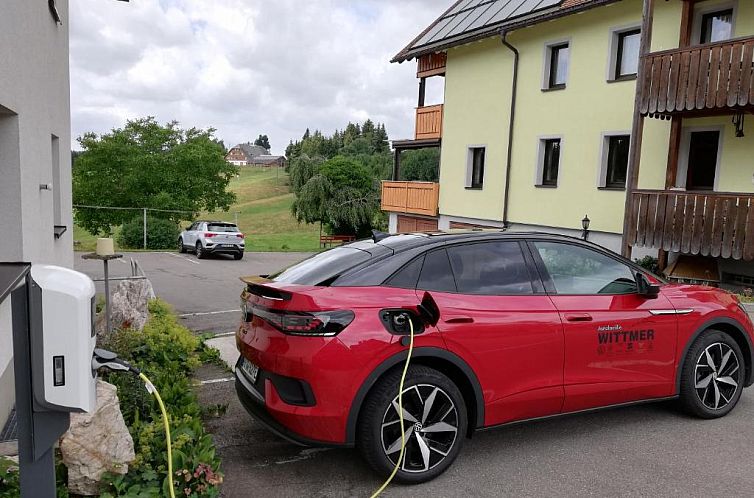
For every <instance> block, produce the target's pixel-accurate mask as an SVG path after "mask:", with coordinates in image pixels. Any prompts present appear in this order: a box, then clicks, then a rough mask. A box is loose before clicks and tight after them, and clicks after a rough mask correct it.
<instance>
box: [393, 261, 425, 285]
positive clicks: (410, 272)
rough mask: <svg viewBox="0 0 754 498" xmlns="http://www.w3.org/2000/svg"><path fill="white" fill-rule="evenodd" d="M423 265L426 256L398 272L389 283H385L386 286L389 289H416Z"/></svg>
mask: <svg viewBox="0 0 754 498" xmlns="http://www.w3.org/2000/svg"><path fill="white" fill-rule="evenodd" d="M423 264H424V256H423V255H422V256H420V257H418V258H416V259H414V260H413V261H411V262H410V263H409V264H407V265H406V266H404V267H403V268H401V269H400V270H398V271H397V272H396V273H395V274H394V275H393V276H392V277H390V278H389V279H388V280H387V282H385V285H387V286H388V287H397V288H399V289H416V285H417V283H418V282H419V274H420V273H421V271H422V265H423Z"/></svg>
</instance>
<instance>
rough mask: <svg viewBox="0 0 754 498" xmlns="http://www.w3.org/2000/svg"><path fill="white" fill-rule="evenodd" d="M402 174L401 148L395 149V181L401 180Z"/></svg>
mask: <svg viewBox="0 0 754 498" xmlns="http://www.w3.org/2000/svg"><path fill="white" fill-rule="evenodd" d="M400 174H401V149H398V148H396V149H395V159H394V160H393V181H394V182H397V181H398V180H400Z"/></svg>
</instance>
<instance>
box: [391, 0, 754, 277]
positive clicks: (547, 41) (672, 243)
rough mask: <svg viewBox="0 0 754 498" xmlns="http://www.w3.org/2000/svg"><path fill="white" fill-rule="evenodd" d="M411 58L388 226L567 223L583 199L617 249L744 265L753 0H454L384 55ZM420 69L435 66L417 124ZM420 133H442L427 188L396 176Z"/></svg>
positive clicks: (580, 215)
mask: <svg viewBox="0 0 754 498" xmlns="http://www.w3.org/2000/svg"><path fill="white" fill-rule="evenodd" d="M643 13H644V16H643ZM643 21H644V22H643ZM428 54H432V55H431V56H430V55H428ZM440 56H442V57H440ZM428 57H431V58H433V59H434V62H435V64H434V66H437V61H438V60H439V59H443V60H444V67H443V68H442V69H438V68H434V69H433V70H432V71H428V69H429V66H430V65H428V61H427V58H428ZM410 59H417V60H418V61H419V64H418V68H419V71H418V72H417V75H418V76H419V77H420V81H421V82H422V83H421V84H420V100H419V108H418V110H417V116H418V120H417V137H415V139H414V140H404V141H396V142H395V143H394V146H395V149H396V168H395V171H394V178H393V180H394V181H393V182H386V183H385V184H384V185H383V209H385V210H386V211H388V212H389V213H390V221H391V223H390V225H391V227H390V228H391V230H392V231H413V230H417V229H425V230H432V229H441V230H442V229H449V228H466V227H495V228H497V227H499V228H502V227H505V228H508V229H510V230H519V231H520V230H523V231H548V232H558V233H565V234H570V235H574V236H581V235H582V234H583V220H584V218H585V215H586V218H588V219H589V235H588V236H589V239H590V240H592V241H594V242H597V243H599V244H601V245H604V246H606V247H608V248H610V249H613V250H615V251H618V252H621V251H623V252H624V253H625V254H626V255H628V254H629V253H630V254H631V255H632V256H633V257H640V256H643V255H647V254H649V255H658V254H659V255H660V259H661V262H662V263H667V262H668V260H669V262H671V263H672V262H673V261H675V260H677V259H678V257H677V256H678V255H689V256H692V255H693V256H699V257H714V258H715V260H716V264H718V266H719V273H720V274H719V275H717V276H716V277H722V276H723V275H726V276H732V278H733V280H734V281H735V282H736V283H739V284H740V285H746V283H747V282H748V280H747V278H749V277H751V278H754V263H752V260H754V196H752V195H750V194H752V193H754V116H752V112H754V81H753V80H754V62H753V61H754V2H752V1H749V0H705V1H691V0H670V1H664V0H662V1H659V0H564V1H557V0H544V1H542V2H533V1H531V0H510V1H508V0H488V1H476V0H461V1H460V2H456V3H455V4H453V5H452V6H451V7H450V9H449V10H448V11H446V12H445V13H444V14H443V15H442V16H441V17H440V18H439V19H438V21H437V22H436V23H434V24H433V25H432V26H430V27H429V28H428V29H427V30H425V32H423V33H422V34H421V35H420V36H419V37H417V39H415V40H414V41H412V43H411V44H409V46H408V47H406V49H404V50H403V51H402V52H401V53H400V54H398V55H397V56H396V58H395V59H394V60H395V61H399V62H402V61H406V60H410ZM663 64H664V65H663ZM427 77H444V78H445V85H444V88H445V92H444V104H443V105H442V106H441V112H442V115H441V117H440V119H441V121H440V124H441V131H440V133H439V134H435V135H434V136H436V138H435V139H434V140H430V141H428V140H426V138H425V137H426V136H429V135H421V137H422V139H421V140H417V139H416V138H418V137H419V136H420V132H423V131H424V130H423V129H422V127H423V126H425V125H426V122H425V121H424V120H423V114H422V105H423V86H424V78H427ZM692 80H693V82H692ZM692 83H693V85H692ZM691 93H694V98H692V97H691ZM687 100H688V102H687ZM697 100H699V101H700V102H697ZM692 101H693V102H692ZM734 101H735V102H734ZM692 103H693V105H691V104H692ZM698 103H701V104H702V105H701V106H698V105H697V104H698ZM681 104H683V105H681ZM687 104H688V105H687ZM435 112H437V111H435ZM747 117H748V120H747ZM747 124H748V125H749V126H748V127H747V126H746V125H747ZM435 131H436V130H435ZM636 137H639V139H638V140H637V138H636ZM422 146H432V147H435V146H436V147H440V149H441V161H440V169H439V175H438V183H439V186H438V187H437V188H436V189H435V190H434V191H432V190H431V189H429V188H428V185H427V184H417V183H414V182H402V181H401V177H400V154H401V151H402V150H408V149H412V148H419V147H422ZM431 192H436V194H435V195H436V198H428V197H427V195H425V194H426V193H431ZM736 194H738V195H736ZM430 195H431V194H430ZM433 200H434V202H435V204H434V205H432V202H431V201H433ZM627 201H628V202H627ZM416 206H420V208H421V209H418V210H417V209H414V208H415V207H416ZM730 213H735V215H736V216H735V220H733V219H731V214H730ZM704 220H707V221H706V222H705V221H704ZM715 220H718V222H717V223H715ZM705 224H706V225H705ZM716 225H717V226H716ZM684 229H688V230H690V232H691V233H690V234H689V235H688V236H687V238H688V240H684ZM716 230H719V233H718V232H717V231H716ZM676 232H678V233H676ZM708 232H709V234H708ZM666 239H667V240H666ZM675 239H678V240H675ZM718 239H720V244H717V243H716V241H717V240H718ZM718 246H720V247H718ZM710 280H715V278H710ZM729 280H730V279H729ZM752 283H754V281H753V282H752Z"/></svg>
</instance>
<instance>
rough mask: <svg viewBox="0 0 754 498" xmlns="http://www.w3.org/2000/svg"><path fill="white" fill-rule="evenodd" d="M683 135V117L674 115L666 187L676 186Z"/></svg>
mask: <svg viewBox="0 0 754 498" xmlns="http://www.w3.org/2000/svg"><path fill="white" fill-rule="evenodd" d="M682 135H683V118H682V117H680V116H673V122H672V123H671V125H670V143H669V144H668V168H667V173H666V174H665V189H666V190H667V189H671V188H673V187H675V181H676V178H678V160H679V158H680V155H681V137H682Z"/></svg>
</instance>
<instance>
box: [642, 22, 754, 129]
mask: <svg viewBox="0 0 754 498" xmlns="http://www.w3.org/2000/svg"><path fill="white" fill-rule="evenodd" d="M641 63H642V64H643V74H644V78H643V81H639V85H640V89H639V91H640V97H641V112H642V114H643V115H645V116H646V115H650V116H651V115H658V114H660V115H662V114H679V113H705V112H706V113H714V112H718V113H722V112H726V111H727V112H735V111H736V110H741V109H747V108H751V107H752V106H754V37H748V38H738V39H735V40H728V41H725V42H719V43H709V44H705V45H698V46H694V47H688V48H680V49H674V50H665V51H662V52H654V53H651V54H648V55H647V56H645V57H644V58H643V59H642V62H641Z"/></svg>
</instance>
